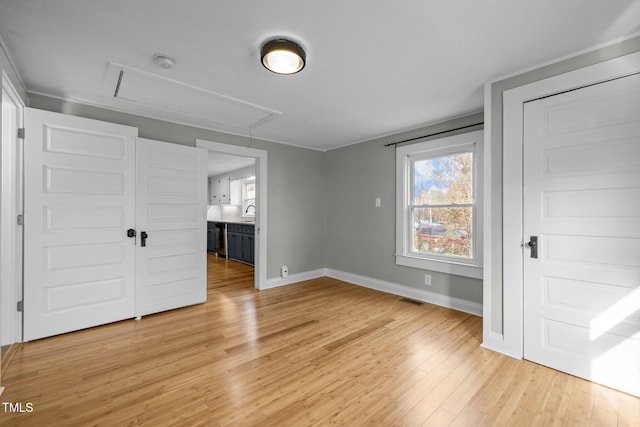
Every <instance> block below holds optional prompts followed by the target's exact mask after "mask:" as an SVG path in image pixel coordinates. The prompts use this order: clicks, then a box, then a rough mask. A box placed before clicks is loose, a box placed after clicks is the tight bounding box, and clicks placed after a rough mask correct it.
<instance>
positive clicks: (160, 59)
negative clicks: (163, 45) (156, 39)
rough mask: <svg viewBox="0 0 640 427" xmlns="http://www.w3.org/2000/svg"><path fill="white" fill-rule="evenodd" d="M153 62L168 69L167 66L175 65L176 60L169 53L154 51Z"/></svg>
mask: <svg viewBox="0 0 640 427" xmlns="http://www.w3.org/2000/svg"><path fill="white" fill-rule="evenodd" d="M153 62H155V63H156V64H158V65H159V66H160V67H162V68H164V69H165V70H168V69H169V68H171V67H173V66H174V65H176V60H175V59H173V58H172V57H170V56H169V55H165V54H164V53H156V54H155V55H153Z"/></svg>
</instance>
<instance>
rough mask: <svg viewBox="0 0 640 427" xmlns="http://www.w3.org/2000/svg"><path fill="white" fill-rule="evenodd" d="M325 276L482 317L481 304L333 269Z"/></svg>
mask: <svg viewBox="0 0 640 427" xmlns="http://www.w3.org/2000/svg"><path fill="white" fill-rule="evenodd" d="M326 275H327V276H329V277H333V278H334V279H338V280H342V281H344V282H349V283H353V284H355V285H358V286H363V287H365V288H369V289H375V290H377V291H382V292H386V293H388V294H393V295H398V296H401V297H405V298H411V299H414V300H418V301H423V302H428V303H430V304H435V305H439V306H442V307H447V308H451V309H453V310H458V311H462V312H464V313H469V314H474V315H476V316H482V304H479V303H477V302H473V301H467V300H463V299H460V298H454V297H450V296H447V295H442V294H436V293H434V292H429V291H426V290H423V289H416V288H411V287H409V286H404V285H399V284H397V283H391V282H387V281H384V280H379V279H373V278H371V277H366V276H360V275H357V274H352V273H345V272H344V271H338V270H333V269H330V268H329V269H326Z"/></svg>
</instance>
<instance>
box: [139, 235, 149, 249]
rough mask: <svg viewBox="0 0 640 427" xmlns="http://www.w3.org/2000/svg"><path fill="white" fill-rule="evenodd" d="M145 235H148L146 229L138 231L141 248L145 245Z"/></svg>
mask: <svg viewBox="0 0 640 427" xmlns="http://www.w3.org/2000/svg"><path fill="white" fill-rule="evenodd" d="M147 237H149V235H148V234H147V232H146V231H143V232H141V233H140V246H142V247H143V248H144V247H145V246H147Z"/></svg>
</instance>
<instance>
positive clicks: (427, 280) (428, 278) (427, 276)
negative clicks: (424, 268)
mask: <svg viewBox="0 0 640 427" xmlns="http://www.w3.org/2000/svg"><path fill="white" fill-rule="evenodd" d="M424 284H425V285H427V286H431V275H430V274H425V275H424Z"/></svg>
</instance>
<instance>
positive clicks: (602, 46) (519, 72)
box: [485, 31, 640, 117]
mask: <svg viewBox="0 0 640 427" xmlns="http://www.w3.org/2000/svg"><path fill="white" fill-rule="evenodd" d="M638 36H640V31H638V32H635V33H631V34H628V35H626V36H623V37H619V38H617V39H614V40H609V41H607V42H603V43H598V44H596V45H593V46H590V47H588V48H585V49H581V50H579V51H577V52H572V53H570V54H568V55H563V56H559V57H557V58H554V59H550V60H548V61H545V62H542V63H540V64H536V65H532V66H530V67H526V68H522V69H520V70H516V71H512V72H510V73H508V74H503V75H501V76H497V77H494V78H491V79H490V80H488V81H487V83H497V82H500V81H502V80H507V79H510V78H512V77H516V76H520V75H522V74H526V73H528V72H530V71H535V70H538V69H540V68H544V67H547V66H549V65H554V64H557V63H559V62H563V61H567V60H570V59H573V58H576V57H578V56H581V55H585V54H588V53H591V52H594V51H596V50H600V49H605V48H607V47H609V46H614V45H617V44H620V43H623V42H625V41H627V40H631V39H634V38H636V37H638ZM485 112H486V110H485ZM485 117H486V116H485Z"/></svg>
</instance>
